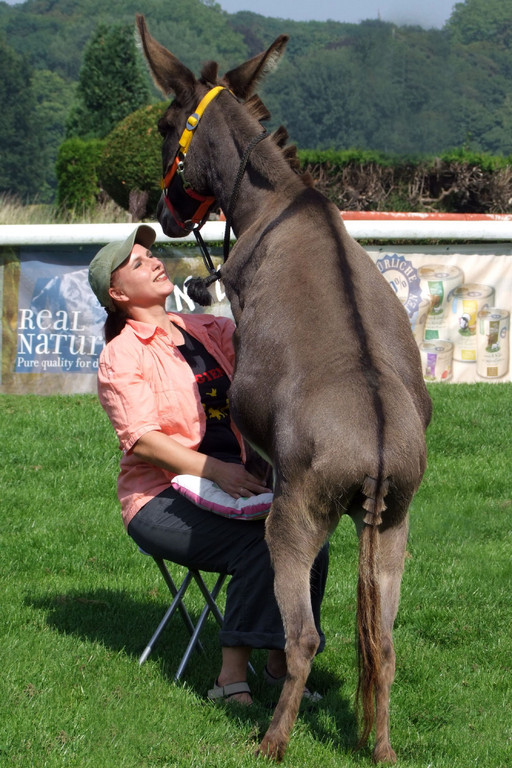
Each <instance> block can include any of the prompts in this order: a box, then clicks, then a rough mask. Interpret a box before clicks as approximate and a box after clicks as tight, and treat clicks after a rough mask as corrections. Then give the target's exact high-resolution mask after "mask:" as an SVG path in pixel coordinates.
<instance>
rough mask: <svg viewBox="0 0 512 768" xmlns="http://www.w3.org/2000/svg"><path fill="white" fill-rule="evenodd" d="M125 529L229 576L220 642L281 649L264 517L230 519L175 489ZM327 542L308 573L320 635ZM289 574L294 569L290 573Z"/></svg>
mask: <svg viewBox="0 0 512 768" xmlns="http://www.w3.org/2000/svg"><path fill="white" fill-rule="evenodd" d="M128 533H129V535H130V536H131V537H132V539H133V540H134V541H135V543H136V544H137V545H138V546H139V547H140V548H141V549H143V550H144V551H145V552H147V553H148V554H150V555H156V556H159V557H163V558H164V559H166V560H170V561H171V562H174V563H178V564H180V565H184V566H186V567H187V568H194V569H197V570H200V571H212V572H216V573H227V574H229V575H230V576H231V579H230V580H229V583H228V588H227V593H226V609H225V613H224V624H223V627H222V629H221V631H220V643H221V645H222V646H247V647H250V648H266V649H269V650H270V649H284V647H285V637H284V630H283V624H282V621H281V616H280V613H279V608H278V606H277V603H276V599H275V596H274V585H273V581H274V572H273V569H272V565H271V563H270V554H269V551H268V547H267V544H266V542H265V538H264V536H265V522H264V520H233V519H229V518H226V517H220V516H219V515H215V514H214V513H213V512H209V511H207V510H204V509H201V508H199V507H197V506H196V505H195V504H193V503H192V502H190V501H188V499H186V498H184V497H183V496H181V495H180V494H179V493H178V492H177V491H175V490H174V489H173V488H168V489H167V490H165V491H163V492H162V493H160V494H159V495H158V496H156V497H155V498H154V499H152V500H151V501H150V502H148V504H146V505H145V506H144V507H143V508H142V509H141V510H139V512H137V514H136V515H135V517H134V518H133V519H132V520H131V522H130V524H129V526H128ZM328 563H329V547H328V544H325V545H324V547H323V548H322V549H321V550H320V552H319V554H318V556H317V558H316V561H315V563H314V565H313V569H312V572H311V602H312V607H313V614H314V617H315V623H316V627H317V630H318V633H319V635H320V647H319V649H318V650H319V652H320V651H321V650H323V647H324V645H325V637H324V634H323V632H322V630H321V626H320V606H321V602H322V598H323V595H324V590H325V582H326V579H327V570H328ZM290 578H291V579H293V573H291V574H290Z"/></svg>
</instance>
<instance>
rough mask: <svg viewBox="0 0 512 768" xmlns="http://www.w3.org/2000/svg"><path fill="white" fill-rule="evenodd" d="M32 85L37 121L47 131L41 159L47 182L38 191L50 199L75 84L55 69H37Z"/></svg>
mask: <svg viewBox="0 0 512 768" xmlns="http://www.w3.org/2000/svg"><path fill="white" fill-rule="evenodd" d="M32 85H33V91H34V97H35V101H36V109H35V114H34V123H35V124H36V125H37V126H38V132H39V133H42V134H43V135H44V147H43V153H42V160H43V162H44V169H45V181H44V186H43V187H42V188H41V190H40V192H39V199H40V200H41V202H43V203H50V202H52V201H53V199H54V196H55V190H56V186H57V177H56V174H55V162H56V160H57V152H58V149H59V146H60V144H61V143H62V141H63V139H64V135H65V123H66V115H67V114H68V112H69V109H70V106H71V102H72V99H73V90H74V89H73V86H72V85H71V83H68V82H66V81H65V80H64V79H63V78H62V77H60V75H58V74H57V73H56V72H50V71H49V70H47V69H36V70H34V74H33V78H32Z"/></svg>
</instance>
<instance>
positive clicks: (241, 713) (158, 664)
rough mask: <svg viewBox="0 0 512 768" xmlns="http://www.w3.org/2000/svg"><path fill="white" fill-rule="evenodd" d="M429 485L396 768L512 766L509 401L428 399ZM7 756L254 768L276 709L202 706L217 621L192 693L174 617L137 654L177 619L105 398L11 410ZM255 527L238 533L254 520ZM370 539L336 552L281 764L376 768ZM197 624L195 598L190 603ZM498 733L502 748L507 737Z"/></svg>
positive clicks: (402, 622)
mask: <svg viewBox="0 0 512 768" xmlns="http://www.w3.org/2000/svg"><path fill="white" fill-rule="evenodd" d="M430 392H431V394H432V396H433V400H434V418H433V422H432V424H431V426H430V427H429V430H428V433H427V439H428V447H429V453H428V455H429V458H428V466H427V472H426V476H425V479H424V481H423V484H422V486H421V487H420V490H419V493H418V494H417V496H416V498H415V500H414V502H413V505H412V512H411V532H410V539H409V546H408V553H407V559H406V568H405V575H404V580H403V585H402V596H401V603H400V609H399V612H398V618H397V622H396V625H395V632H394V639H395V648H396V653H397V672H396V681H395V684H394V686H393V689H392V694H391V700H392V715H391V733H392V743H393V745H394V747H395V749H396V751H397V753H398V757H399V764H400V766H401V767H402V768H425V766H428V765H430V766H435V768H468V766H489V768H490V767H491V766H493V767H495V768H497V767H498V766H507V765H509V763H510V747H511V743H512V727H511V723H510V718H509V717H508V716H507V715H508V713H509V709H510V701H511V695H512V691H511V680H512V678H511V674H510V659H511V658H512V640H511V634H510V625H511V621H512V607H511V601H510V583H511V578H512V570H511V569H512V566H511V560H510V542H511V537H512V527H511V517H510V511H511V508H512V499H511V495H510V464H511V461H512V452H511V447H510V435H509V423H508V420H507V419H506V418H503V413H504V412H506V411H507V409H508V404H509V402H510V398H511V395H512V385H511V384H468V385H462V384H460V385H450V384H448V385H447V384H436V385H431V386H430ZM0 411H1V414H0V418H1V421H2V425H3V437H4V439H3V440H2V442H1V443H0V485H1V487H2V504H3V507H4V509H5V510H6V513H5V515H4V520H3V524H2V529H1V532H0V538H1V541H0V544H1V547H2V553H3V557H2V559H1V563H0V569H1V570H0V577H1V580H2V588H3V595H4V600H3V606H2V622H1V624H0V633H1V643H2V659H3V672H2V676H1V678H0V723H1V725H0V732H1V741H0V754H1V756H2V758H3V764H5V766H6V767H7V766H9V768H26V766H29V765H30V766H41V767H42V766H48V768H61V766H66V767H67V766H69V767H70V768H97V766H102V768H121V767H126V768H128V767H131V766H136V765H137V766H141V767H142V766H144V767H146V768H149V767H150V766H161V767H162V768H170V767H171V766H172V767H173V768H191V766H192V767H193V768H260V767H261V765H262V763H261V758H257V757H255V756H254V752H255V746H256V744H257V740H258V736H260V735H261V733H263V732H264V730H265V729H266V727H267V725H268V723H269V720H270V715H271V709H270V707H271V706H272V705H273V704H274V703H275V698H273V695H272V694H271V693H270V692H269V691H268V690H267V687H266V686H265V685H264V683H263V681H262V679H261V673H262V668H263V666H264V664H265V655H264V653H263V652H256V653H254V654H253V658H252V663H253V665H254V667H255V669H256V675H254V676H251V679H250V684H251V687H252V689H253V692H254V695H255V704H254V705H253V706H252V707H250V709H249V710H242V709H240V708H237V707H233V706H222V705H221V706H218V705H212V704H210V703H208V702H206V701H205V693H206V691H207V689H208V688H209V687H210V686H211V684H212V682H213V680H214V677H215V673H216V671H217V669H218V667H219V664H220V650H219V648H218V641H217V630H216V625H215V622H210V621H209V622H207V625H206V631H205V632H204V634H203V635H202V639H203V643H204V645H205V650H206V655H205V656H203V655H200V654H196V655H195V656H194V658H193V659H192V660H191V662H190V664H189V667H188V669H187V673H186V678H185V681H184V682H183V684H178V685H176V684H174V683H173V682H172V677H173V674H174V672H175V670H176V665H177V663H178V661H179V658H180V656H181V654H182V652H183V649H184V646H185V644H186V639H187V633H186V631H185V630H184V628H183V627H182V625H181V622H180V621H179V619H177V620H176V621H174V620H173V623H172V626H171V627H168V628H167V630H166V631H165V632H164V634H163V636H162V638H161V639H160V641H159V643H158V645H157V646H156V648H155V649H154V651H153V653H152V655H151V657H150V658H149V660H148V661H147V662H146V664H145V665H144V666H143V667H139V666H138V657H139V655H140V653H141V651H142V649H143V648H144V646H145V644H146V642H147V641H148V639H149V635H150V634H151V632H152V631H153V629H154V628H155V627H156V625H157V624H158V623H159V621H160V619H161V618H162V616H163V613H164V611H165V610H166V608H167V606H168V604H169V598H168V592H167V589H166V587H165V585H164V583H163V580H162V579H161V576H160V574H159V572H158V571H157V569H156V567H155V565H154V563H153V562H152V561H151V559H150V558H147V557H146V558H145V557H143V556H142V555H140V554H139V552H138V551H137V548H136V546H135V545H134V544H133V543H132V542H131V541H130V539H129V537H128V536H127V535H126V534H125V532H124V530H123V527H122V523H121V521H120V513H119V511H118V503H117V500H116V494H115V477H116V474H117V471H118V461H119V458H118V455H117V454H118V453H119V451H118V449H117V444H116V439H115V436H114V432H113V430H112V428H111V426H110V424H109V423H108V420H107V418H106V416H105V414H104V413H103V411H102V409H101V407H100V405H99V403H98V401H97V398H96V397H95V396H92V395H77V396H46V397H37V396H32V395H21V396H11V395H2V396H1V397H0ZM241 524H243V523H241ZM356 581H357V539H356V535H355V532H354V530H353V526H352V525H351V523H350V521H349V520H347V519H342V520H341V522H340V524H339V526H338V529H337V530H336V532H335V533H334V535H333V537H332V540H331V566H330V573H329V578H328V582H327V590H326V596H325V599H324V603H323V613H322V621H323V626H324V630H325V633H326V638H327V644H326V649H325V651H324V652H323V653H322V654H321V655H320V656H318V657H317V659H316V660H315V662H314V665H313V671H312V673H311V679H310V686H311V687H312V688H313V689H314V690H318V691H319V692H320V693H321V694H323V700H322V701H321V702H320V703H319V704H317V705H316V706H314V707H308V706H305V705H302V706H301V709H300V713H299V718H298V720H297V723H296V725H295V727H294V730H293V734H292V739H291V742H290V747H289V752H288V754H287V757H286V762H285V764H286V765H290V766H294V768H310V766H316V765H321V766H322V767H323V768H340V767H341V768H355V767H356V766H359V768H361V766H365V767H366V766H369V765H370V764H371V755H370V753H369V750H365V751H363V753H357V752H356V753H354V752H353V746H354V742H355V724H354V718H353V698H354V690H355V682H356V674H355V649H354V611H355V594H356ZM191 597H192V604H191V606H190V610H191V611H192V615H193V616H194V617H197V616H198V615H199V611H200V607H199V606H200V600H199V599H198V598H197V597H196V596H195V594H194V593H191ZM497 723H501V725H500V734H499V737H497V732H496V729H497V725H496V724H497Z"/></svg>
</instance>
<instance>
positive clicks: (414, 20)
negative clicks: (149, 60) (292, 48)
mask: <svg viewBox="0 0 512 768" xmlns="http://www.w3.org/2000/svg"><path fill="white" fill-rule="evenodd" d="M456 1H457V0H356V1H355V2H354V0H310V1H309V2H305V3H304V2H299V1H298V0H217V2H218V3H219V5H220V6H221V8H222V9H223V10H225V11H227V12H228V13H236V12H237V11H253V13H259V14H261V15H262V16H271V17H273V18H280V19H293V20H294V21H327V20H328V19H331V20H332V21H345V22H350V23H353V24H357V23H359V22H360V21H363V20H364V19H378V18H380V19H381V20H382V21H392V22H394V23H395V24H398V25H405V24H414V25H419V26H421V27H425V28H426V29H429V28H431V27H436V28H438V29H439V28H441V27H442V26H443V25H444V24H445V22H446V21H447V20H448V19H449V17H450V15H451V12H452V9H453V6H454V5H455V4H456Z"/></svg>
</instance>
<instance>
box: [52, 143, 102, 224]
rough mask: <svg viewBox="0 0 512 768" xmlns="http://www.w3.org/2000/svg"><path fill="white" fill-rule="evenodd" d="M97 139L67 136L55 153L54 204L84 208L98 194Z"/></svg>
mask: <svg viewBox="0 0 512 768" xmlns="http://www.w3.org/2000/svg"><path fill="white" fill-rule="evenodd" d="M102 150H103V142H102V141H101V140H100V139H90V140H88V141H85V140H84V139H76V138H75V139H67V140H66V141H64V142H63V143H62V144H61V145H60V148H59V152H58V155H57V164H56V171H57V205H59V206H60V207H61V208H66V209H68V210H84V211H86V210H88V209H90V208H93V207H94V206H95V205H96V204H97V203H98V200H99V198H100V194H101V189H100V185H99V181H98V166H99V162H100V157H101V153H102Z"/></svg>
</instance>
